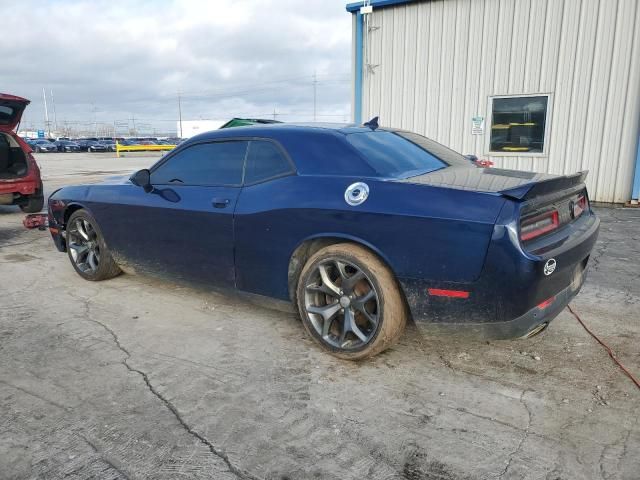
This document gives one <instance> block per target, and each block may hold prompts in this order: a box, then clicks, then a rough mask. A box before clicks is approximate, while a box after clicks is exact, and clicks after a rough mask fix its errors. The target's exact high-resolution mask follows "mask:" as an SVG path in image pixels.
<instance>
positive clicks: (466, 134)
mask: <svg viewBox="0 0 640 480" xmlns="http://www.w3.org/2000/svg"><path fill="white" fill-rule="evenodd" d="M366 21H367V22H368V26H367V25H366V24H365V25H366V28H364V29H363V34H364V41H363V43H364V50H365V54H364V55H363V63H364V64H365V65H364V66H363V92H362V103H363V105H362V118H363V120H366V119H368V118H369V117H373V116H376V115H379V116H380V122H381V124H382V125H387V126H394V127H402V128H406V129H410V130H414V131H416V132H419V133H422V134H424V135H426V136H429V137H431V138H434V139H435V140H437V141H439V142H441V143H444V144H445V145H448V146H450V147H451V148H453V149H455V150H458V151H460V152H462V153H473V154H477V155H479V156H482V157H483V158H491V160H493V161H494V162H495V163H496V166H500V167H505V168H516V169H522V170H533V171H540V172H549V173H557V174H560V173H573V172H576V171H578V170H584V169H588V170H589V171H590V174H589V177H588V180H587V184H588V187H589V192H590V195H591V198H592V199H593V200H596V201H601V202H626V201H628V200H629V199H630V197H631V183H632V177H633V170H634V164H635V154H636V142H637V141H638V131H639V125H638V122H639V120H640V118H639V117H640V1H638V0H431V1H416V2H413V3H408V4H404V5H397V6H392V7H386V8H378V9H374V12H373V13H372V14H370V15H368V18H367V19H366ZM367 64H368V65H367ZM537 93H542V94H551V97H550V99H549V102H550V104H549V117H548V119H547V128H548V129H549V135H548V136H547V142H548V145H547V146H546V154H544V155H541V154H537V155H532V156H527V155H512V156H505V155H504V154H501V155H492V154H489V153H488V141H487V136H488V135H489V132H490V120H491V119H490V112H489V111H488V107H489V97H490V96H493V95H512V94H537ZM474 116H483V117H485V119H486V124H485V135H484V136H474V135H471V118H472V117H474Z"/></svg>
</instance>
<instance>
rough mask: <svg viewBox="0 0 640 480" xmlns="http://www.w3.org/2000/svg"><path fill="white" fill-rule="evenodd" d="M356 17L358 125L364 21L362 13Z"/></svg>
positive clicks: (355, 118)
mask: <svg viewBox="0 0 640 480" xmlns="http://www.w3.org/2000/svg"><path fill="white" fill-rule="evenodd" d="M355 16H356V52H355V53H356V55H355V57H356V58H355V86H354V99H353V101H354V105H353V121H354V123H356V124H358V125H359V124H361V123H362V40H363V32H362V28H363V21H362V14H361V13H360V12H356V13H355Z"/></svg>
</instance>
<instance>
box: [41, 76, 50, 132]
mask: <svg viewBox="0 0 640 480" xmlns="http://www.w3.org/2000/svg"><path fill="white" fill-rule="evenodd" d="M42 98H43V99H44V128H46V129H47V132H49V137H50V136H51V125H49V111H48V110H47V94H46V93H45V91H44V87H42Z"/></svg>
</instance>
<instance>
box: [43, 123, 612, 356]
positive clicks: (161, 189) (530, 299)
mask: <svg viewBox="0 0 640 480" xmlns="http://www.w3.org/2000/svg"><path fill="white" fill-rule="evenodd" d="M585 177H586V172H580V173H576V174H571V175H550V174H544V173H533V172H522V171H514V170H504V169H498V168H480V167H478V166H476V165H475V164H473V163H472V162H470V161H469V159H468V158H465V157H464V156H463V155H461V154H459V153H456V152H454V151H452V150H450V149H448V148H447V147H445V146H443V145H441V144H439V143H437V142H435V141H433V140H430V139H428V138H425V137H423V136H421V135H418V134H415V133H412V132H407V131H403V130H396V129H386V128H385V129H383V128H378V126H377V122H376V121H374V120H372V121H370V122H368V123H367V124H365V125H363V126H354V125H327V126H309V125H291V124H273V125H262V126H251V127H235V128H231V129H224V130H215V131H211V132H207V133H203V134H201V135H198V136H196V137H193V138H191V139H189V140H188V141H187V142H185V143H183V144H182V145H180V146H179V147H177V148H176V149H175V150H173V151H172V152H170V153H168V154H167V155H166V156H165V157H163V158H162V159H161V160H160V161H158V162H157V163H156V164H155V165H154V166H153V167H151V169H150V170H147V169H144V170H140V171H139V172H137V173H135V174H133V175H132V176H131V177H130V178H121V179H110V180H109V181H106V182H104V183H102V184H92V185H82V186H67V187H63V188H62V189H61V190H58V191H56V192H55V193H54V194H53V195H51V197H50V199H49V206H50V210H49V212H50V215H49V225H50V226H51V228H52V230H51V232H52V236H53V239H54V242H55V244H56V246H57V248H58V249H59V250H60V251H67V252H68V256H69V260H70V261H71V264H72V266H73V268H74V269H75V270H76V272H77V273H78V274H79V275H80V276H82V277H83V278H85V279H87V280H104V279H108V278H111V277H114V276H116V275H118V274H119V273H120V266H122V267H124V268H126V266H131V267H132V269H135V271H136V272H140V273H149V274H155V275H160V276H162V277H164V278H167V277H168V276H169V275H173V276H175V277H176V278H180V279H184V280H187V279H189V280H191V281H194V282H198V283H205V284H209V285H212V286H217V287H221V288H231V289H239V290H242V291H245V292H249V293H252V294H257V295H263V296H267V297H272V298H276V299H279V300H282V301H290V302H293V304H294V305H295V306H296V307H297V311H298V312H299V313H300V316H301V317H302V321H303V324H304V326H305V328H306V329H307V331H308V333H309V334H310V336H311V337H312V338H313V339H314V340H315V341H317V342H318V343H319V344H320V345H321V346H322V347H323V348H325V349H326V350H328V351H329V352H331V353H333V354H334V355H336V356H339V357H341V358H347V359H353V360H356V359H362V358H366V357H369V356H371V355H375V354H376V353H379V352H381V351H382V350H384V349H386V348H387V347H389V346H390V345H392V344H393V343H394V342H395V341H396V340H397V339H398V338H399V337H400V335H401V334H402V331H403V329H404V326H405V323H406V321H407V320H408V319H409V318H412V319H413V320H414V321H415V324H416V325H417V326H418V327H420V328H424V329H427V331H428V329H429V328H431V329H438V330H440V331H443V330H444V331H450V332H467V333H470V334H472V335H476V336H480V337H485V338H515V337H530V336H533V335H535V334H537V333H539V332H541V331H542V330H544V328H545V327H546V326H547V325H548V323H549V322H550V321H551V320H552V319H553V318H554V317H556V316H557V315H558V314H559V313H560V312H561V311H562V309H563V308H564V307H565V306H566V305H567V304H568V302H569V301H570V300H571V299H572V298H573V297H574V296H575V295H576V294H577V293H578V292H579V290H580V288H581V287H582V284H583V282H584V279H585V275H586V270H587V264H588V261H589V257H590V254H591V251H592V248H593V246H594V244H595V242H596V239H597V236H598V230H599V224H600V222H599V220H598V218H597V217H596V215H595V213H594V212H593V211H592V210H591V207H590V205H589V200H588V195H587V190H586V187H585V184H584V180H585ZM178 247H179V248H178Z"/></svg>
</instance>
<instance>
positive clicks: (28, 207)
mask: <svg viewBox="0 0 640 480" xmlns="http://www.w3.org/2000/svg"><path fill="white" fill-rule="evenodd" d="M43 208H44V196H43V195H42V194H41V193H40V194H38V193H36V194H34V195H30V196H29V197H28V200H27V203H25V204H23V205H20V210H22V211H23V212H24V213H38V212H40V211H42V209H43Z"/></svg>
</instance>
